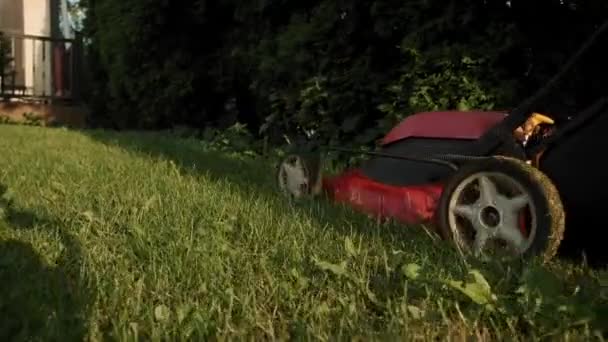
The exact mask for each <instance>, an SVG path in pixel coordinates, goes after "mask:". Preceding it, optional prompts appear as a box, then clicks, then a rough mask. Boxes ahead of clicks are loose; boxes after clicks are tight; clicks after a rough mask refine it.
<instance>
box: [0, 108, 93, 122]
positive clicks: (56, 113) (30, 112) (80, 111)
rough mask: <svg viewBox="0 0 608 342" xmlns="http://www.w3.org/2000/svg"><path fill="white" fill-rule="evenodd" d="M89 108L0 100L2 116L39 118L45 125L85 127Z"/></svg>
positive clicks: (21, 118)
mask: <svg viewBox="0 0 608 342" xmlns="http://www.w3.org/2000/svg"><path fill="white" fill-rule="evenodd" d="M87 115H88V109H87V108H86V107H85V106H83V105H75V104H59V103H53V104H47V103H44V104H41V103H27V102H0V118H2V119H5V120H10V121H12V122H27V121H32V120H39V121H40V123H41V124H44V125H63V126H68V127H74V128H83V127H84V126H85V124H86V117H87Z"/></svg>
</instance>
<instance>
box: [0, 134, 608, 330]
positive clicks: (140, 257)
mask: <svg viewBox="0 0 608 342" xmlns="http://www.w3.org/2000/svg"><path fill="white" fill-rule="evenodd" d="M0 137H2V138H1V139H0V154H1V156H2V158H0V183H1V184H2V186H3V189H2V192H3V194H2V201H1V206H0V210H1V213H0V215H1V217H0V283H1V284H2V293H1V294H0V317H2V318H1V320H0V339H1V340H3V341H8V340H23V339H26V338H27V337H28V336H29V337H33V338H34V339H40V340H62V341H71V340H82V339H85V338H88V339H92V340H101V339H111V340H121V341H122V340H125V341H126V340H136V339H155V340H159V339H171V340H180V339H181V340H185V339H194V340H196V339H199V340H200V339H226V338H230V339H233V338H237V339H281V340H284V339H288V338H289V339H306V340H309V339H319V340H336V339H361V340H369V339H374V340H386V339H390V340H394V339H402V338H405V339H408V340H410V339H420V340H429V339H433V338H441V339H444V338H446V337H450V338H452V339H456V340H462V339H464V338H465V337H467V336H470V337H474V338H477V339H486V340H497V339H498V340H504V339H507V340H515V339H516V338H518V339H521V340H531V339H550V340H568V339H569V340H581V339H585V340H602V338H605V337H606V334H607V330H606V327H608V321H607V320H606V319H607V318H608V291H607V288H606V287H605V286H606V285H605V284H604V287H602V283H601V282H602V279H606V272H605V271H604V272H600V271H598V270H592V269H589V268H586V267H582V266H579V265H571V264H568V263H567V262H565V261H556V262H555V263H553V264H550V265H546V266H541V265H539V264H538V263H537V262H534V261H528V262H525V263H524V262H511V263H505V262H492V263H486V264H480V263H477V262H475V261H472V260H468V261H465V260H462V259H461V258H459V257H458V255H457V254H456V253H455V252H454V251H453V250H452V249H451V248H450V247H449V245H447V244H446V243H444V242H442V241H440V240H438V239H437V238H436V237H435V236H434V235H433V234H431V233H428V231H427V230H425V229H424V227H403V226H400V225H397V224H380V223H377V222H375V221H373V220H370V219H368V218H366V217H364V216H362V215H358V214H356V213H353V212H351V211H349V210H347V209H345V208H339V207H336V206H332V205H331V204H329V203H325V202H323V201H321V200H319V201H314V202H305V203H289V202H288V201H285V200H284V199H283V198H281V197H279V196H278V195H277V192H276V190H275V189H274V183H273V176H274V171H273V162H272V160H266V159H264V158H261V157H258V158H254V157H251V156H246V155H242V154H237V153H234V154H230V153H227V152H219V151H214V150H213V149H211V148H209V147H207V146H206V145H205V144H203V143H201V142H198V141H196V140H188V139H177V138H172V137H170V136H168V135H166V134H165V135H163V134H160V133H112V132H104V131H82V132H77V131H70V130H66V129H61V128H42V127H26V126H15V125H0ZM462 281H465V282H464V283H462ZM602 329H604V330H602Z"/></svg>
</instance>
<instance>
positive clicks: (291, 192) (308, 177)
mask: <svg viewBox="0 0 608 342" xmlns="http://www.w3.org/2000/svg"><path fill="white" fill-rule="evenodd" d="M276 180H277V185H278V187H279V190H280V191H281V192H282V193H283V194H284V195H286V196H287V197H289V198H292V199H301V198H304V197H310V196H316V195H318V194H319V193H320V192H321V182H322V180H321V159H320V156H318V155H315V154H310V155H304V154H298V153H294V154H290V155H288V156H287V157H285V158H284V159H283V160H282V161H281V162H280V163H279V166H278V170H277V175H276Z"/></svg>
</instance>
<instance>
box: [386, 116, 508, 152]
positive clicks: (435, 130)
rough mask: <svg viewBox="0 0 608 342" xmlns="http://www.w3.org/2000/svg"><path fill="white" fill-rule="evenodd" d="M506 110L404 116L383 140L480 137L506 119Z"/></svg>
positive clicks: (469, 138) (387, 142) (388, 141)
mask: <svg viewBox="0 0 608 342" xmlns="http://www.w3.org/2000/svg"><path fill="white" fill-rule="evenodd" d="M506 115H507V114H506V113H505V112H490V111H479V112H473V111H470V112H457V111H447V112H423V113H418V114H415V115H411V116H409V117H407V118H405V119H404V120H403V121H401V123H399V124H398V125H397V126H395V128H393V129H392V130H391V131H390V132H388V134H387V135H386V136H385V137H384V139H382V145H387V144H390V143H392V142H395V141H397V140H401V139H407V138H411V137H418V138H437V139H441V138H445V139H447V138H450V139H467V140H472V139H479V138H480V137H481V136H482V135H483V134H484V133H486V132H487V131H488V130H489V129H490V128H492V127H493V126H494V125H496V124H497V123H499V122H501V121H502V120H504V118H505V116H506Z"/></svg>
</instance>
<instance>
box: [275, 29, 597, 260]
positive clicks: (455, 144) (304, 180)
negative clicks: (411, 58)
mask: <svg viewBox="0 0 608 342" xmlns="http://www.w3.org/2000/svg"><path fill="white" fill-rule="evenodd" d="M607 28H608V22H607V23H605V24H603V25H602V26H601V27H600V28H599V29H598V30H597V32H596V33H595V34H594V35H593V36H592V37H591V38H590V39H589V40H588V42H587V43H586V44H585V45H583V47H582V48H581V49H580V50H579V51H578V53H577V54H576V55H575V56H573V57H572V59H571V60H570V61H569V63H568V64H567V65H566V66H565V67H564V69H563V70H562V71H561V72H560V73H559V74H557V75H556V76H555V77H554V78H553V79H552V80H551V81H550V82H549V83H548V84H547V86H545V87H544V88H543V89H541V90H540V91H539V92H538V93H537V94H535V95H534V96H533V97H532V98H530V99H528V100H527V101H525V102H524V103H523V104H522V105H520V106H519V107H518V108H516V109H514V110H513V111H511V112H510V113H507V112H498V111H468V112H463V111H438V112H424V113H418V114H414V115H411V116H409V117H407V118H406V119H405V120H403V121H402V122H401V123H400V124H398V125H397V126H396V127H394V128H393V129H392V130H391V131H389V132H388V134H386V136H384V138H383V139H382V141H381V143H380V146H379V149H378V150H377V151H374V152H363V153H365V154H366V155H368V156H369V159H367V160H366V161H364V162H362V163H361V165H360V166H358V167H356V168H351V169H348V170H346V171H344V172H342V173H340V174H337V175H332V176H323V175H322V174H321V171H320V170H321V168H320V166H318V165H319V161H320V159H319V158H313V160H312V161H311V160H310V159H309V158H306V157H305V156H304V155H303V154H291V155H289V156H287V157H286V158H285V159H284V160H283V161H282V162H281V163H280V165H279V169H278V174H277V182H278V185H279V188H280V189H281V190H282V191H283V192H284V193H285V194H287V195H288V196H290V197H294V198H301V197H305V196H314V195H319V194H322V193H323V194H326V195H327V196H328V197H329V198H330V199H331V200H333V201H334V202H337V203H343V204H347V205H349V206H351V207H353V208H355V209H357V210H359V211H362V212H364V213H368V214H370V215H371V216H374V217H376V218H381V219H394V220H397V221H400V222H402V223H405V224H408V225H415V224H421V223H431V224H432V226H434V227H436V228H437V232H438V233H439V234H440V236H441V237H442V238H444V239H447V240H449V241H452V242H454V243H455V245H456V246H457V247H458V248H459V249H460V250H461V251H469V252H473V253H474V254H475V255H483V254H487V253H494V252H497V251H501V252H504V251H506V252H507V253H508V254H509V255H512V256H513V255H514V256H521V257H528V256H541V257H542V258H543V259H544V260H548V259H550V258H552V257H553V256H555V254H556V253H557V250H558V247H559V246H560V243H561V241H562V239H563V236H564V233H565V226H566V215H565V212H567V213H568V226H573V225H577V226H578V225H579V224H580V223H582V222H588V221H589V220H593V218H594V217H597V215H598V213H600V212H601V207H602V203H604V204H608V197H607V195H606V193H608V191H606V190H608V189H605V188H606V187H605V186H604V187H602V186H598V184H602V182H600V181H599V180H600V179H602V178H603V177H605V176H606V175H608V166H604V165H605V163H602V162H601V161H598V159H596V158H589V156H588V155H586V154H585V151H590V150H591V149H592V148H598V144H599V143H600V142H602V141H605V140H606V139H605V137H604V134H605V132H606V131H607V129H608V99H607V98H602V99H600V100H598V101H597V102H596V103H594V104H593V105H591V106H590V107H588V108H587V109H586V110H584V111H583V112H581V113H579V114H578V115H576V116H574V118H573V119H571V120H568V121H566V122H563V123H556V122H555V121H554V119H553V118H551V117H550V116H548V115H544V114H540V113H535V112H533V111H532V110H531V108H532V106H533V105H534V104H535V103H536V102H537V101H538V100H539V99H540V98H541V97H544V96H546V95H547V94H548V92H549V89H550V88H552V87H553V86H554V85H555V84H556V83H557V82H558V80H559V79H561V78H562V77H563V75H564V74H565V73H566V71H567V70H568V69H570V68H571V67H572V65H573V64H574V63H575V62H576V61H577V60H578V59H579V57H580V56H581V55H582V54H583V53H584V52H585V51H586V50H587V49H588V48H589V47H590V46H591V44H592V42H593V41H594V40H595V38H596V37H597V36H598V35H599V34H600V33H601V32H603V31H605V30H606V29H607ZM327 150H329V151H339V152H344V153H362V152H359V151H350V150H346V149H342V148H335V147H330V148H327ZM571 215H572V219H570V216H571Z"/></svg>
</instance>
